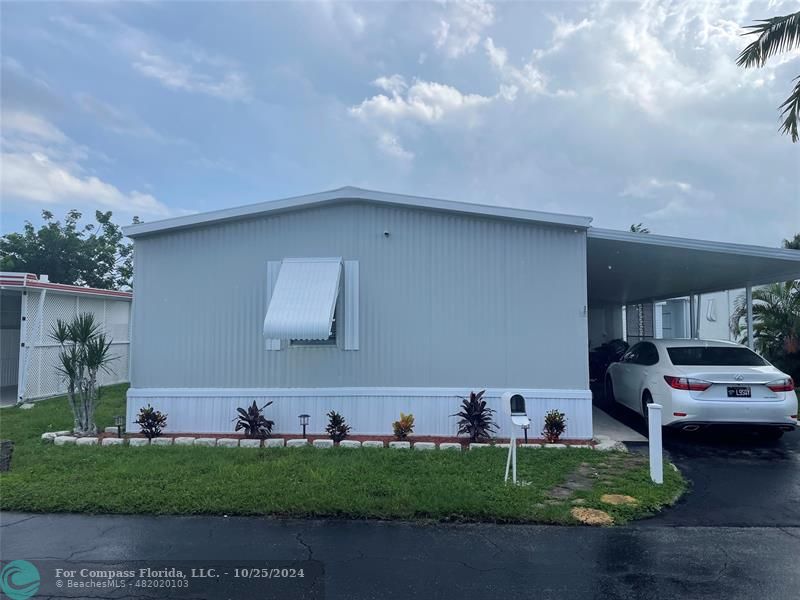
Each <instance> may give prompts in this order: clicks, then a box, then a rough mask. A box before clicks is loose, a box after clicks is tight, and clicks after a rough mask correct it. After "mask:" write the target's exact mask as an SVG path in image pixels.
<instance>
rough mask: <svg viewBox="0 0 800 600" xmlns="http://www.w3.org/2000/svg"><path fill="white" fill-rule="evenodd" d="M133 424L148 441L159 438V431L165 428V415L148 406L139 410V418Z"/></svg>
mask: <svg viewBox="0 0 800 600" xmlns="http://www.w3.org/2000/svg"><path fill="white" fill-rule="evenodd" d="M134 423H136V424H137V425H138V426H139V427H140V428H141V433H143V434H144V435H145V437H146V438H147V439H148V440H152V439H153V438H154V437H158V436H160V435H161V430H162V429H164V427H166V426H167V415H165V414H164V413H162V412H161V411H160V410H156V409H155V408H153V407H152V406H150V405H149V404H148V405H147V406H143V407H142V408H140V409H139V416H138V418H137V419H136V420H135V421H134Z"/></svg>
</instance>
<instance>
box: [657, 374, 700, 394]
mask: <svg viewBox="0 0 800 600" xmlns="http://www.w3.org/2000/svg"><path fill="white" fill-rule="evenodd" d="M664 381H666V382H667V385H668V386H669V387H671V388H675V389H676V390H686V391H689V392H704V391H706V390H707V389H708V388H710V387H711V382H710V381H703V380H702V379H692V378H690V377H672V376H671V375H664Z"/></svg>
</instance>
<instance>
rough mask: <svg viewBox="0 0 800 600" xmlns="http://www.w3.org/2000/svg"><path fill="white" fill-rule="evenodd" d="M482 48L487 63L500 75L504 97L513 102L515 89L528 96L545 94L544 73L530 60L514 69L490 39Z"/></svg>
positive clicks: (503, 50) (504, 53)
mask: <svg viewBox="0 0 800 600" xmlns="http://www.w3.org/2000/svg"><path fill="white" fill-rule="evenodd" d="M484 48H485V49H486V55H487V56H488V57H489V62H490V63H491V65H492V66H493V67H494V68H495V69H496V70H497V71H498V72H499V73H500V76H501V78H502V80H503V82H504V85H505V86H506V87H505V90H506V91H505V93H503V95H504V97H506V98H507V99H512V100H513V99H514V98H515V97H516V91H517V89H521V90H523V91H525V92H526V93H528V94H530V95H537V94H544V93H546V91H547V80H546V78H545V76H544V73H542V71H541V70H540V69H539V68H538V67H537V66H536V65H535V64H534V62H533V61H532V60H531V61H530V62H527V63H525V64H524V65H522V67H515V66H514V65H512V64H510V63H509V62H508V52H507V51H506V49H505V48H500V47H497V46H495V44H494V40H492V38H486V41H485V42H484ZM501 91H502V90H501Z"/></svg>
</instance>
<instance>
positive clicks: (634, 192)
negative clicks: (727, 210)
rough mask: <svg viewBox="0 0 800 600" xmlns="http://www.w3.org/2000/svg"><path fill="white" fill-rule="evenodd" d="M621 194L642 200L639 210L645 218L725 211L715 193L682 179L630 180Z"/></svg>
mask: <svg viewBox="0 0 800 600" xmlns="http://www.w3.org/2000/svg"><path fill="white" fill-rule="evenodd" d="M620 196H623V197H628V198H633V199H634V200H637V201H639V202H640V205H639V211H640V214H641V215H642V218H643V219H644V220H651V221H663V220H666V219H672V218H676V217H682V216H690V215H693V216H696V217H700V216H704V217H708V216H712V215H717V216H718V215H720V214H721V212H722V208H721V207H720V206H719V204H718V202H717V201H716V195H715V194H714V193H713V192H710V191H708V190H703V189H698V188H696V187H695V186H693V185H692V184H691V183H688V182H686V181H680V180H672V179H659V178H657V177H649V178H645V179H640V180H638V181H634V182H630V183H629V184H628V185H627V186H626V187H625V189H624V190H623V191H622V192H621V194H620Z"/></svg>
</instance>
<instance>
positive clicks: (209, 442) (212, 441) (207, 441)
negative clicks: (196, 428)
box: [194, 437, 217, 448]
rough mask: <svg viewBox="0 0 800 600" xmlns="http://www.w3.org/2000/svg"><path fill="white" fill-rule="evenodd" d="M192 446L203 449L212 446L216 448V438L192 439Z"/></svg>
mask: <svg viewBox="0 0 800 600" xmlns="http://www.w3.org/2000/svg"><path fill="white" fill-rule="evenodd" d="M194 445H195V446H204V447H208V448H210V447H212V446H216V445H217V438H203V437H199V438H195V439H194Z"/></svg>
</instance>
